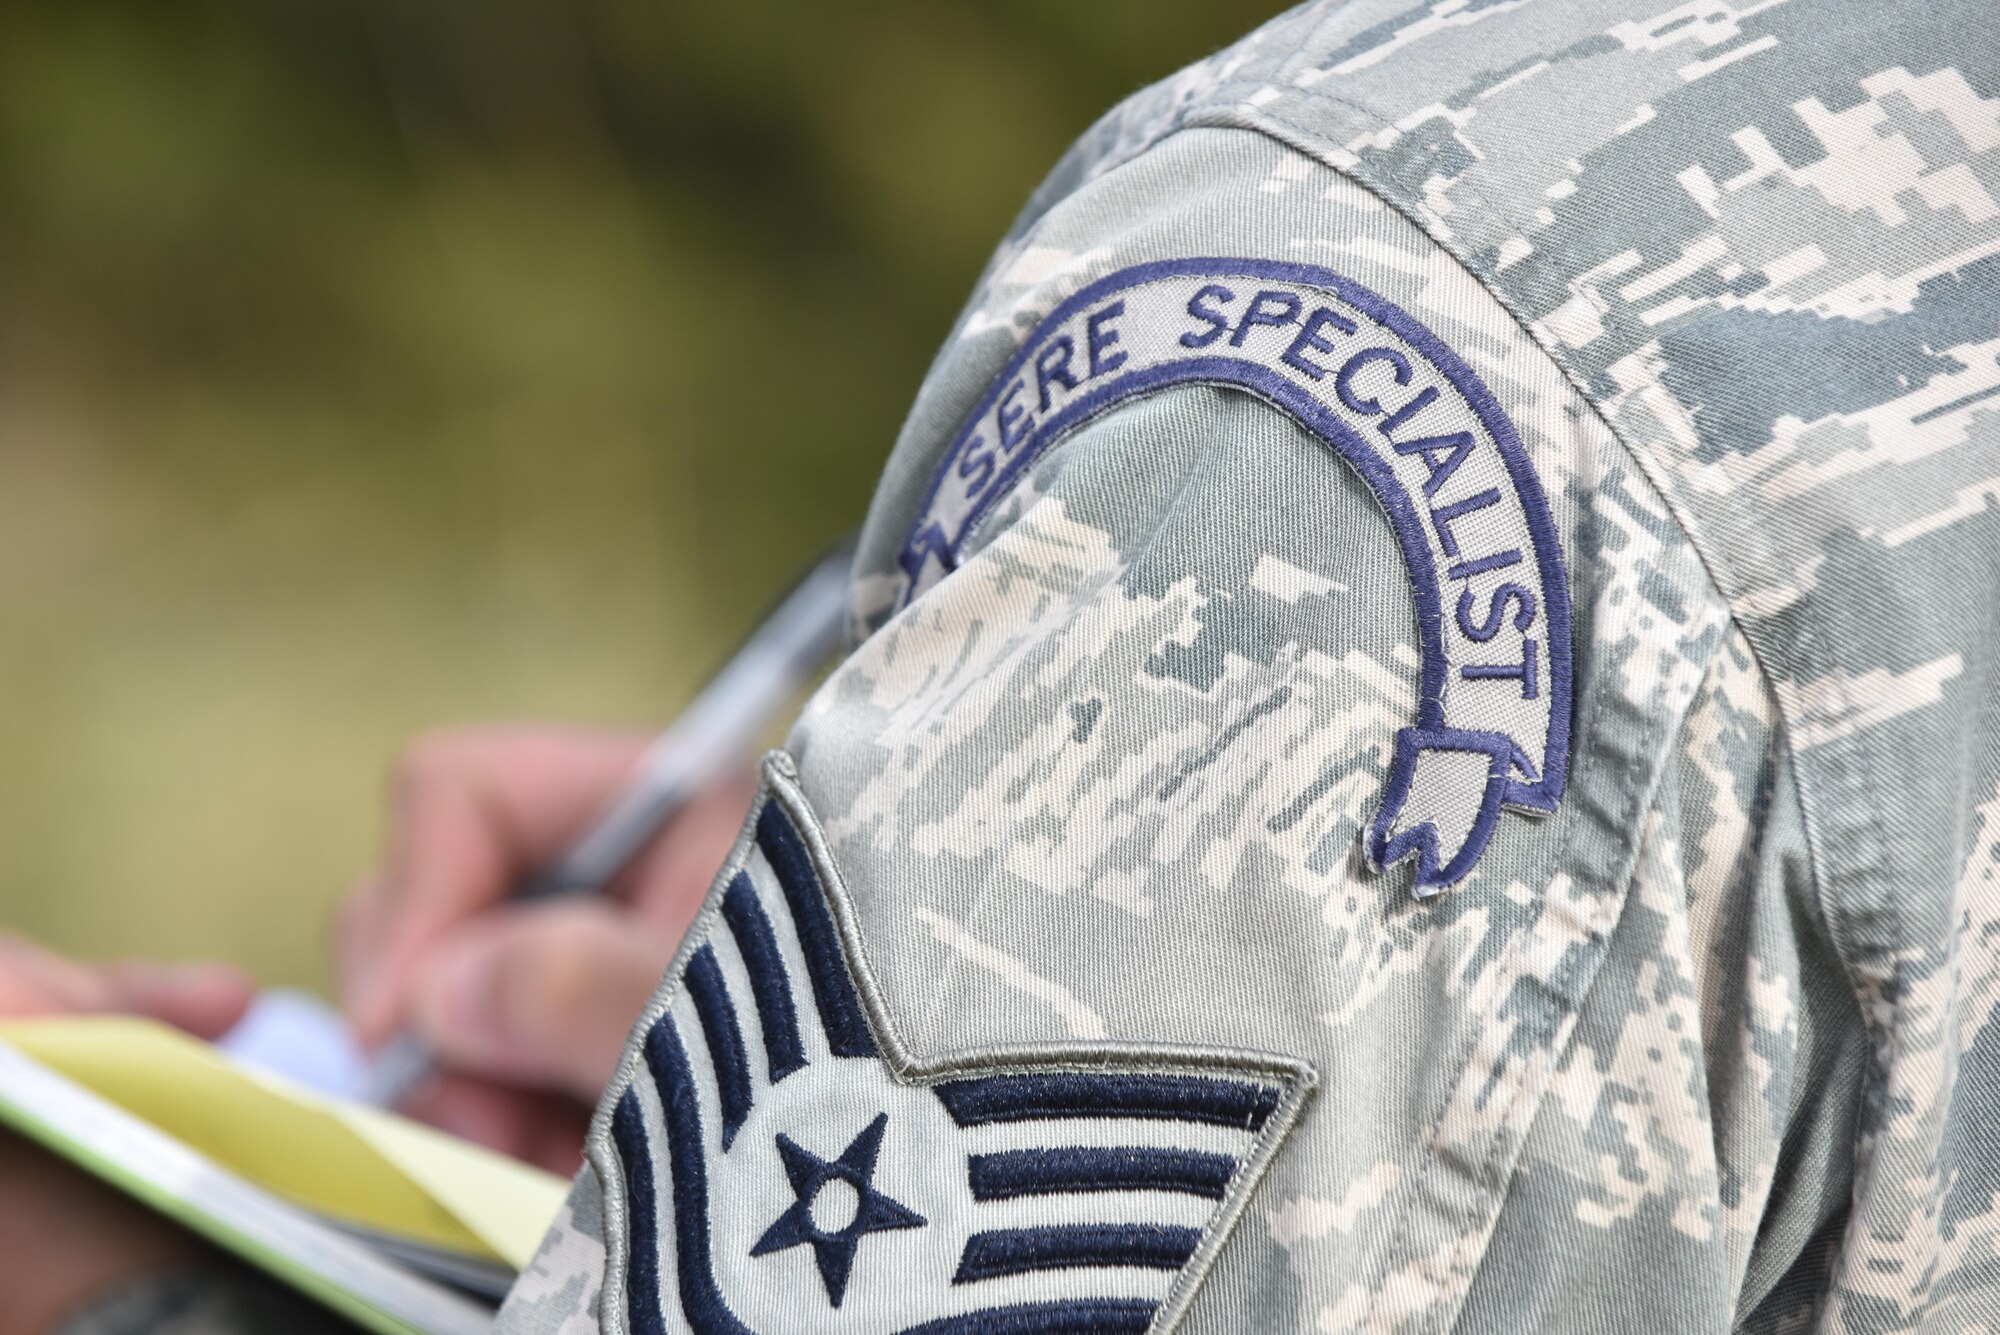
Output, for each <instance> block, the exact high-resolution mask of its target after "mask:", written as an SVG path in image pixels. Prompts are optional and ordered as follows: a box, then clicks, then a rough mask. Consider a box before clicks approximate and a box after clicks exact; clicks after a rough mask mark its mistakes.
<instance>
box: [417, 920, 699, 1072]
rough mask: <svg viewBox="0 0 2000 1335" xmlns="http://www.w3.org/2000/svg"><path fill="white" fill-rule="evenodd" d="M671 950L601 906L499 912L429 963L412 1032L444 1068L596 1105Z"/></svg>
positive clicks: (465, 929)
mask: <svg viewBox="0 0 2000 1335" xmlns="http://www.w3.org/2000/svg"><path fill="white" fill-rule="evenodd" d="M674 947H675V942H674V941H673V940H672V939H670V938H666V937H663V936H661V935H659V934H657V933H655V932H653V931H650V930H646V929H644V928H643V927H642V926H641V924H639V923H638V921H637V920H636V919H635V918H634V916H633V915H632V914H631V913H630V912H628V911H625V910H622V909H620V908H618V907H617V906H615V905H611V904H607V903H603V902H601V901H600V902H589V903H583V902H574V903H566V904H549V905H542V906H536V907H530V908H519V909H508V910H502V911H498V912H495V913H492V914H490V915H487V916H485V917H483V918H480V919H478V920H476V921H473V922H469V923H466V924H465V925H464V926H462V927H461V928H460V929H459V930H458V931H457V932H455V933H454V934H453V935H452V936H451V937H450V938H449V939H448V940H446V941H445V942H442V943H441V944H440V945H439V946H438V948H437V949H436V950H435V951H433V952H432V954H431V955H430V956H429V957H427V959H426V964H425V968H424V971H423V976H422V979H421V981H420V982H419V984H418V986H417V988H416V991H415V994H414V997H413V1004H412V1007H411V1011H412V1014H413V1016H414V1017H415V1021H416V1028H417V1032H418V1033H419V1035H421V1036H422V1037H423V1038H424V1039H425V1041H426V1042H428V1043H429V1044H430V1045H431V1048H432V1050H433V1051H434V1052H436V1053H437V1054H438V1055H439V1057H440V1058H441V1059H442V1060H443V1061H444V1063H445V1064H446V1065H447V1066H450V1067H455V1068H457V1069H460V1070H463V1071H467V1072H470V1073H473V1074H478V1075H484V1076H488V1077H491V1078H493V1079H497V1080H503V1081H506V1082H509V1083H512V1084H517V1085H522V1086H526V1087H530V1088H546V1089H558V1090H564V1091H567V1092H568V1093H570V1094H573V1095H576V1096H577V1097H579V1098H585V1099H593V1100H594V1099H595V1098H596V1097H597V1095H598V1093H599V1091H601V1090H602V1089H603V1088H604V1085H605V1084H606V1083H607V1082H608V1081H609V1080H610V1078H611V1075H612V1073H613V1071H614V1070H615V1069H616V1067H617V1065H618V1055H619V1053H620V1052H621V1051H622V1050H623V1048H624V1045H625V1035H626V1031H627V1030H629V1029H630V1028H631V1026H632V1021H633V1020H634V1019H635V1018H636V1017H637V1016H638V1014H639V1011H640V1010H641V1009H642V1008H643V1007H644V1006H645V1004H646V1001H647V999H648V998H650V997H651V996H652V994H653V990H654V988H655V987H657V986H658V985H659V981H660V976H661V974H663V973H664V972H665V971H666V967H667V965H668V964H670V963H671V962H672V960H673V954H674Z"/></svg>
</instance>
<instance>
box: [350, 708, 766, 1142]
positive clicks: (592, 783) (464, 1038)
mask: <svg viewBox="0 0 2000 1335" xmlns="http://www.w3.org/2000/svg"><path fill="white" fill-rule="evenodd" d="M651 740H652V739H651V737H650V736H649V735H647V734H643V733H615V732H601V731H593V730H585V729H576V728H559V727H548V726H518V727H483V728H466V729H454V730H449V731H444V732H439V733H435V734H431V735H429V736H427V737H424V738H422V739H420V740H419V741H417V742H416V743H414V744H413V745H412V746H411V747H410V748H409V749H408V750H407V751H406V752H405V754H404V756H403V758H402V760H401V761H400V762H399V764H398V766H397V768H396V775H395V779H394V782H393V785H392V793H391V810H390V828H389V837H388V841H387V847H386V850H385V853H384V857H383V862H382V865H381V867H380V869H379V870H378V871H377V872H376V873H375V874H374V875H373V876H371V877H369V878H368V879H367V880H365V881H363V882H362V883H361V885H359V886H358V887H356V889H355V891H354V892H353V893H352V894H351V895H350V897H349V900H348V903H347V905H346V907H345V908H344V910H343V913H342V919H341V925H340V930H339V933H338V939H339V952H340V966H341V967H340V973H341V979H342V993H343V998H344V1001H345V1004H346V1006H347V1010H348V1014H349V1017H350V1019H351V1020H352V1021H353V1023H354V1026H355V1030H356V1032H357V1034H358V1035H359V1036H360V1037H361V1039H362V1041H363V1042H365V1043H379V1042H381V1041H382V1040H384V1039H386V1038H387V1037H388V1036H389V1035H390V1034H391V1033H393V1032H395V1031H396V1030H397V1029H398V1028H404V1027H407V1028H409V1029H410V1030H412V1031H413V1032H414V1033H415V1034H416V1035H417V1036H418V1037H419V1038H421V1039H422V1040H424V1042H425V1043H426V1044H427V1045H428V1046H429V1047H430V1049H431V1050H432V1052H433V1053H435V1054H436V1055H437V1057H438V1058H439V1060H440V1063H441V1065H442V1066H443V1067H444V1068H445V1070H444V1071H443V1073H442V1074H441V1076H440V1078H439V1079H437V1080H435V1081H433V1082H431V1083H430V1084H429V1086H428V1087H427V1088H424V1089H421V1090H419V1091H416V1092H415V1094H414V1095H413V1096H412V1098H411V1100H410V1102H409V1104H408V1105H407V1107H406V1111H409V1112H411V1113H412V1114H413V1115H416V1116H418V1117H421V1118H423V1119H424V1120H426V1121H430V1122H432V1123H434V1124H436V1125H439V1126H442V1127H444V1128H445V1129H446V1130H449V1131H452V1132H455V1133H456V1134H459V1135H462V1136H465V1137H467V1138H468V1139H472V1140H477V1141H479V1142H481V1143H483V1144H486V1145H490V1146H492V1147H494V1148H496V1149H500V1150H503V1151H505V1152H507V1153H510V1154H514V1155H516V1156H518V1157H521V1158H525V1159H528V1160H531V1161H534V1162H539V1163H542V1164H544V1165H546V1166H549V1167H551V1168H555V1169H558V1170H569V1169H573V1168H574V1167H575V1165H576V1162H577V1154H578V1150H579V1148H580V1146H581V1142H582V1130H583V1126H584V1124H585V1122H586V1121H587V1114H588V1109H589V1105H591V1104H592V1103H594V1102H595V1101H596V1099H597V1095H598V1093H599V1092H600V1091H601V1090H602V1089H603V1087H604V1085H605V1083H606V1082H607V1081H608V1080H609V1079H610V1077H611V1074H612V1071H613V1069H614V1068H615V1066H616V1065H617V1060H618V1054H619V1051H620V1050H621V1048H622V1047H623V1045H624V1041H625V1034H626V1031H627V1030H628V1029H629V1028H630V1027H631V1023H632V1020H633V1019H634V1018H635V1017H636V1016H637V1014H638V1012H639V1010H640V1008H641V1007H643V1006H644V1005H645V1002H646V999H647V998H648V997H650V996H651V995H652V992H653V990H654V988H655V987H657V986H658V984H659V980H660V976H661V974H662V973H664V972H665V970H666V967H667V965H668V964H669V963H670V962H671V960H672V958H673V953H674V950H675V948H676V947H677V946H678V945H679V943H680V938H681V935H682V934H683V933H684V932H685V931H686V929H687V924H688V922H689V921H690V920H691V919H692V918H693V916H694V913H695V911H696V909H697V908H698V907H699V905H700V903H701V899H702V896H703V894H704V893H705V892H706V891H707V889H708V885H709V882H710V880H711V879H712V878H713V876H714V874H715V871H716V868H717V867H719V866H720V865H721V863H722V860H723V858H724V857H725V856H727V854H728V850H729V847H730V845H731V844H732V843H733V842H734V840H735V837H736V834H737V831H738V827H739V826H740V825H741V823H742V819H743V814H744V812H745V811H746V810H747V808H748V806H749V801H750V796H751V793H752V791H753V789H754V779H753V778H752V776H750V775H749V774H748V773H743V774H738V775H732V776H730V777H729V778H728V779H725V780H721V781H718V782H717V783H715V784H713V785H711V786H710V788H709V789H708V790H707V791H705V792H703V793H702V794H700V795H698V796H697V797H696V798H695V799H694V800H693V801H692V802H690V803H689V804H688V806H687V807H686V808H685V809H683V810H682V811H681V812H680V813H678V814H677V815H676V816H675V817H674V818H673V819H672V820H670V821H669V822H668V823H667V824H666V826H665V828H664V829H663V830H662V832H661V833H660V835H659V836H658V837H656V838H655V839H654V840H653V842H652V844H651V845H649V846H648V847H647V848H646V849H645V850H644V851H642V853H641V854H640V855H639V856H638V857H637V858H635V859H634V860H633V863H632V865H631V866H629V867H627V868H626V869H625V871H624V872H623V873H622V874H621V875H620V876H619V877H618V878H617V880H616V881H615V882H614V883H613V884H612V885H611V886H610V887H608V888H607V893H606V894H605V895H603V896H598V897H593V898H590V899H578V900H569V901H563V902H556V903H546V904H539V905H511V904H507V903H506V902H505V900H506V899H507V896H508V895H509V894H510V893H511V891H512V889H513V887H514V886H515V885H516V884H517V883H518V882H519V881H520V880H521V879H522V878H523V877H524V876H526V875H528V874H529V873H530V872H532V871H534V870H536V869H538V868H540V867H542V866H544V865H546V864H547V863H549V862H551V861H553V860H554V859H555V858H556V857H557V856H559V855H560V854H561V853H562V852H563V851H564V850H565V849H567V848H568V847H569V845H570V843H571V842H572V841H573V840H574V839H575V838H576V837H577V835H578V834H580V833H581V832H582V831H583V830H584V829H586V828H588V826H589V825H590V824H591V822H593V821H594V820H595V819H596V818H597V817H598V815H599V814H600V813H601V812H602V811H603V810H604V808H605V807H606V806H608V805H609V804H610V802H611V801H612V800H613V798H614V797H615V795H616V794H617V793H618V792H619V791H620V790H622V788H623V786H624V784H625V782H626V780H627V779H628V778H629V776H630V775H631V772H632V769H633V767H634V766H635V765H636V764H637V763H638V761H639V757H640V755H641V753H642V752H643V751H644V750H645V748H646V746H647V745H648V744H649V743H650V741H651Z"/></svg>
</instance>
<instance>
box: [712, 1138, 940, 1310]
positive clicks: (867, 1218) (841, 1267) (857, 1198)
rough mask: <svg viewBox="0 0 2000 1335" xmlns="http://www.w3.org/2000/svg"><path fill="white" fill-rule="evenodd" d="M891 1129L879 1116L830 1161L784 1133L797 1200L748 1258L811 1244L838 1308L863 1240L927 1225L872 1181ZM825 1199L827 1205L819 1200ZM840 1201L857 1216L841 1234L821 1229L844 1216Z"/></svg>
mask: <svg viewBox="0 0 2000 1335" xmlns="http://www.w3.org/2000/svg"><path fill="white" fill-rule="evenodd" d="M888 1126H889V1114H887V1113H880V1114H877V1116H876V1118H875V1120H874V1121H872V1122H870V1123H869V1124H868V1125H867V1126H865V1127H863V1128H862V1130H861V1134H860V1135H858V1136H856V1137H855V1138H854V1139H853V1140H851V1141H849V1142H848V1145H847V1148H846V1149H844V1150H842V1151H841V1152H840V1157H839V1158H837V1159H835V1160H833V1161H832V1162H828V1161H827V1160H825V1159H822V1158H820V1157H819V1156H818V1155H817V1154H814V1153H813V1152H812V1151H811V1150H809V1149H807V1148H805V1147H804V1146H803V1145H800V1144H799V1143H798V1142H797V1141H795V1140H793V1139H792V1138H791V1137H790V1136H787V1135H785V1134H783V1133H782V1132H781V1133H780V1134H779V1136H778V1154H779V1156H780V1157H781V1158H783V1159H784V1161H785V1176H786V1178H788V1179H789V1180H790V1181H791V1184H792V1193H793V1194H794V1195H795V1196H797V1197H798V1200H797V1201H795V1202H793V1204H792V1205H791V1207H790V1208H789V1209H787V1210H786V1211H785V1212H784V1213H783V1214H781V1215H779V1216H778V1221H777V1222H776V1223H774V1224H772V1225H771V1226H770V1227H769V1228H767V1229H765V1230H764V1236H763V1237H761V1238H759V1239H757V1245H756V1246H754V1247H752V1248H751V1249H750V1254H751V1255H752V1256H768V1255H769V1254H770V1253H772V1252H781V1251H784V1250H786V1249H787V1248H790V1247H797V1246H799V1245H800V1244H802V1243H810V1244H811V1245H812V1249H813V1259H814V1260H816V1261H818V1262H819V1277H820V1281H821V1282H822V1283H823V1284H825V1285H826V1296H827V1297H828V1298H829V1299H830V1300H832V1302H833V1305H834V1306H835V1307H838V1306H840V1300H841V1299H842V1298H843V1297H844V1296H846V1293H847V1276H848V1273H849V1272H850V1271H852V1270H853V1269H854V1249H855V1248H856V1247H858V1246H860V1245H861V1239H862V1237H863V1236H865V1235H866V1234H869V1233H880V1232H884V1231H886V1230H888V1229H893V1228H921V1227H923V1226H924V1225H925V1224H926V1223H928V1222H929V1221H928V1220H926V1219H925V1218H924V1217H923V1216H922V1215H920V1214H918V1213H917V1212H916V1211H914V1210H912V1209H909V1208H908V1207H907V1206H904V1205H902V1204H901V1203H899V1202H897V1201H893V1200H890V1199H889V1198H888V1197H887V1196H885V1195H883V1194H882V1193H881V1192H879V1191H877V1190H876V1189H875V1188H874V1186H873V1185H872V1184H871V1183H870V1181H869V1179H871V1178H872V1177H874V1176H875V1158H876V1156H877V1155H878V1154H880V1153H881V1151H882V1133H883V1131H885V1130H887V1129H888ZM837 1182H838V1183H845V1184H846V1189H842V1188H839V1187H836V1188H835V1189H834V1191H833V1192H832V1193H826V1192H825V1188H827V1187H828V1186H829V1185H831V1184H833V1183H837ZM823 1195H825V1196H826V1199H825V1200H822V1199H821V1198H822V1196H823ZM841 1198H851V1200H852V1203H853V1211H854V1213H853V1217H852V1218H850V1219H848V1220H847V1222H846V1223H845V1224H844V1225H842V1226H841V1227H839V1228H837V1229H833V1230H828V1229H827V1228H824V1227H822V1223H823V1222H825V1220H824V1217H825V1216H827V1215H829V1214H832V1213H834V1212H836V1211H842V1209H843V1206H844V1205H845V1204H846V1201H845V1200H844V1199H841ZM816 1201H819V1202H820V1209H821V1215H822V1218H820V1219H816V1218H815V1217H814V1215H813V1204H814V1202H816Z"/></svg>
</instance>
